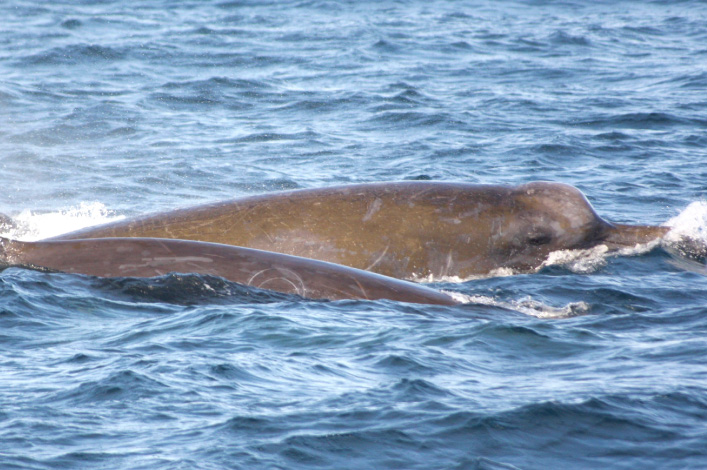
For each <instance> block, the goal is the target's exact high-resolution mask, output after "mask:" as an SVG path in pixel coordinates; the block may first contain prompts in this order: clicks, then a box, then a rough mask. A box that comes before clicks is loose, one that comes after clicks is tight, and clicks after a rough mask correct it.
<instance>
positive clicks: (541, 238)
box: [528, 233, 552, 246]
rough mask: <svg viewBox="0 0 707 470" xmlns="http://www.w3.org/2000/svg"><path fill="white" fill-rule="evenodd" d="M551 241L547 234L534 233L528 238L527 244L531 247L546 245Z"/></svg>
mask: <svg viewBox="0 0 707 470" xmlns="http://www.w3.org/2000/svg"><path fill="white" fill-rule="evenodd" d="M551 241H552V236H551V235H550V234H549V233H534V234H532V235H530V236H529V237H528V244H529V245H533V246H540V245H547V244H548V243H550V242H551Z"/></svg>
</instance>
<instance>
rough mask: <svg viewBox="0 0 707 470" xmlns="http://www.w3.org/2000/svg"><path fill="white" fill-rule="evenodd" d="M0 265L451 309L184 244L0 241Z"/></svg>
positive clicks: (374, 281)
mask: <svg viewBox="0 0 707 470" xmlns="http://www.w3.org/2000/svg"><path fill="white" fill-rule="evenodd" d="M0 264H2V265H4V266H25V267H31V268H41V269H48V270H52V271H60V272H66V273H74V274H85V275H90V276H99V277H153V276H160V275H164V274H168V273H172V272H176V273H195V274H206V275H213V276H220V277H222V278H225V279H227V280H229V281H233V282H237V283H240V284H245V285H247V286H253V287H257V288H260V289H267V290H272V291H276V292H282V293H285V294H296V295H299V296H300V297H305V298H310V299H329V300H341V299H363V300H380V299H388V300H394V301H400V302H411V303H420V304H436V305H456V304H458V303H459V302H457V301H456V300H454V299H453V298H452V297H450V296H449V295H446V294H444V293H442V292H439V291H436V290H434V289H431V288H428V287H425V286H422V285H418V284H415V283H412V282H407V281H402V280H399V279H393V278H389V277H386V276H382V275H379V274H375V273H371V272H367V271H361V270H359V269H354V268H349V267H346V266H340V265H336V264H332V263H327V262H323V261H317V260H312V259H306V258H300V257H296V256H290V255H283V254H280V253H271V252H266V251H261V250H254V249H249V248H241V247H236V246H230V245H221V244H216V243H207V242H195V241H188V240H173V239H154V238H101V239H87V240H69V241H39V242H21V241H15V240H9V239H6V238H0Z"/></svg>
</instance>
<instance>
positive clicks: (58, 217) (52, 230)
mask: <svg viewBox="0 0 707 470" xmlns="http://www.w3.org/2000/svg"><path fill="white" fill-rule="evenodd" d="M123 218H124V216H119V215H115V214H114V213H113V212H112V211H110V210H108V209H107V208H106V206H105V205H103V204H102V203H100V202H82V203H81V204H79V205H78V206H77V207H70V208H68V209H64V210H60V211H56V212H47V213H35V212H32V211H30V210H24V211H22V212H20V213H19V214H18V215H16V216H14V217H13V220H14V222H15V224H16V227H12V228H8V229H6V230H5V231H4V232H3V233H0V236H3V237H7V238H12V239H15V240H23V241H35V240H41V239H43V238H49V237H54V236H57V235H61V234H62V233H67V232H72V231H74V230H79V229H82V228H84V227H90V226H91V225H98V224H103V223H107V222H112V221H115V220H121V219H123Z"/></svg>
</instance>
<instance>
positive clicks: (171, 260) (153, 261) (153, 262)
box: [118, 256, 213, 271]
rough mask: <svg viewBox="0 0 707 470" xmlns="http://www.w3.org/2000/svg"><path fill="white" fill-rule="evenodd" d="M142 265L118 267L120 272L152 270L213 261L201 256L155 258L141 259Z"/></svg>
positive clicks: (122, 265)
mask: <svg viewBox="0 0 707 470" xmlns="http://www.w3.org/2000/svg"><path fill="white" fill-rule="evenodd" d="M142 261H143V263H142V264H137V263H135V264H121V265H119V266H118V269H120V270H123V271H124V270H126V269H135V268H154V267H155V266H164V265H166V264H175V263H185V264H188V263H213V259H211V258H206V257H203V256H164V257H157V258H143V259H142Z"/></svg>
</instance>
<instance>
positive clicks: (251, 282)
mask: <svg viewBox="0 0 707 470" xmlns="http://www.w3.org/2000/svg"><path fill="white" fill-rule="evenodd" d="M268 271H276V272H277V273H278V274H279V273H286V274H288V275H290V276H292V277H294V278H295V279H296V281H297V284H299V285H297V284H296V283H295V282H293V281H292V280H290V279H288V278H286V277H284V276H279V277H266V278H265V280H264V281H262V282H259V283H258V284H255V282H256V278H257V277H258V276H260V275H261V274H262V275H264V276H267V274H263V273H267V272H268ZM278 280H282V281H285V282H287V283H289V284H290V285H291V286H292V287H293V289H294V292H295V293H296V294H297V295H299V296H300V297H307V287H306V286H305V283H304V280H303V279H302V277H301V276H300V275H299V274H297V273H296V272H294V271H292V270H289V269H282V268H267V269H263V270H260V271H258V272H257V273H255V274H253V275H252V276H251V277H250V279H248V282H247V283H246V285H248V286H254V287H258V288H263V289H267V287H263V286H265V284H267V283H268V282H271V281H278Z"/></svg>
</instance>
